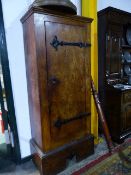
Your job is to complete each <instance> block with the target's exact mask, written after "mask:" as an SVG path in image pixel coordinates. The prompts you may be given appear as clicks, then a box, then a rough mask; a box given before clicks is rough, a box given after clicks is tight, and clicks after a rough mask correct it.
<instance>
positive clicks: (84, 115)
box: [54, 112, 90, 128]
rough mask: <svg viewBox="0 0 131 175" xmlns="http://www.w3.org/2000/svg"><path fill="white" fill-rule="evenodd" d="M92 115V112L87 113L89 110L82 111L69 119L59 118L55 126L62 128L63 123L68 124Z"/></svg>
mask: <svg viewBox="0 0 131 175" xmlns="http://www.w3.org/2000/svg"><path fill="white" fill-rule="evenodd" d="M89 115H90V113H87V112H84V113H81V114H79V115H77V116H75V117H72V118H69V119H60V118H58V119H57V120H56V122H55V124H54V126H55V127H57V128H61V126H62V125H65V124H68V123H70V122H72V121H74V120H80V119H83V118H85V117H88V116H89Z"/></svg>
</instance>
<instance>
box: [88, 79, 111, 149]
mask: <svg viewBox="0 0 131 175" xmlns="http://www.w3.org/2000/svg"><path fill="white" fill-rule="evenodd" d="M91 89H92V93H93V97H94V101H95V105H96V109H97V112H98V117H99V119H100V122H101V124H102V128H103V131H104V135H105V138H106V142H107V145H108V148H109V151H110V152H112V151H113V148H114V147H113V144H112V140H111V136H110V132H109V129H108V126H107V122H106V119H105V116H104V113H103V110H102V108H101V103H100V101H99V97H98V93H97V91H96V89H95V85H94V82H93V80H92V78H91Z"/></svg>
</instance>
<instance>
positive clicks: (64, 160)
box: [30, 135, 94, 175]
mask: <svg viewBox="0 0 131 175" xmlns="http://www.w3.org/2000/svg"><path fill="white" fill-rule="evenodd" d="M30 143H31V152H32V155H33V156H32V158H33V162H34V163H35V165H36V166H37V168H38V169H39V171H40V173H41V175H55V174H57V173H59V172H60V171H62V170H64V169H65V168H66V167H67V166H68V163H69V162H70V160H72V159H75V160H76V162H78V161H80V160H83V159H84V158H86V157H87V156H89V155H91V154H93V153H94V137H93V136H92V135H89V136H88V137H86V138H83V139H80V140H77V141H74V142H71V143H69V144H66V145H64V146H62V147H59V148H57V149H55V150H53V151H50V152H48V153H44V152H42V150H41V149H40V148H39V147H38V146H37V145H36V143H35V141H34V140H33V139H31V141H30Z"/></svg>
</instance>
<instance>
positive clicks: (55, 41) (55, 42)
mask: <svg viewBox="0 0 131 175" xmlns="http://www.w3.org/2000/svg"><path fill="white" fill-rule="evenodd" d="M50 44H51V45H52V47H54V48H55V49H56V50H58V47H59V46H77V47H80V48H86V47H90V46H91V44H90V43H82V42H65V41H59V40H58V38H57V36H54V38H53V40H52V42H51V43H50Z"/></svg>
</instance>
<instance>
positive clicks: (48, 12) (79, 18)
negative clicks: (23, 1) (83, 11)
mask: <svg viewBox="0 0 131 175" xmlns="http://www.w3.org/2000/svg"><path fill="white" fill-rule="evenodd" d="M34 13H37V14H44V15H51V16H56V17H64V18H67V19H73V20H76V21H81V22H86V23H91V22H92V21H93V19H92V18H87V17H83V16H77V15H65V14H64V13H60V12H56V11H53V10H47V9H43V8H40V7H31V8H30V9H29V10H28V11H27V12H26V14H25V15H24V16H23V17H22V18H21V22H22V23H24V22H25V21H26V20H27V19H28V18H29V17H30V16H31V15H32V14H34Z"/></svg>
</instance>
